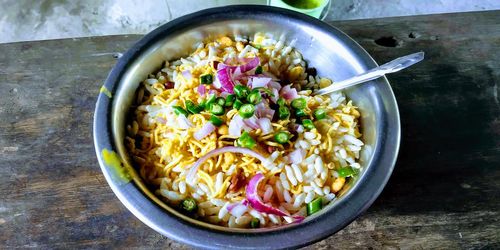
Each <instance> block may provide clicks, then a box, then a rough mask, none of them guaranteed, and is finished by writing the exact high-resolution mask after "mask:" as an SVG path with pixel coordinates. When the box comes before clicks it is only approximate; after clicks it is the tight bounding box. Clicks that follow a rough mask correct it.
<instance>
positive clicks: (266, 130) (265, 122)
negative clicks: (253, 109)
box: [257, 117, 273, 135]
mask: <svg viewBox="0 0 500 250" xmlns="http://www.w3.org/2000/svg"><path fill="white" fill-rule="evenodd" d="M257 123H258V124H259V127H260V129H262V134H264V135H267V134H270V133H272V132H273V126H272V125H271V120H270V119H269V118H267V117H265V118H260V119H259V120H257Z"/></svg>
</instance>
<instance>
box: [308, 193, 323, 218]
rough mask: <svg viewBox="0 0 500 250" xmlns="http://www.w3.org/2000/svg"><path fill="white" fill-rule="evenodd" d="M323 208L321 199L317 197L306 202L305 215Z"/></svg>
mask: <svg viewBox="0 0 500 250" xmlns="http://www.w3.org/2000/svg"><path fill="white" fill-rule="evenodd" d="M322 208H323V199H322V198H321V197H318V198H316V199H314V200H313V201H311V202H309V203H308V204H307V215H311V214H314V213H316V212H318V211H319V210H321V209H322Z"/></svg>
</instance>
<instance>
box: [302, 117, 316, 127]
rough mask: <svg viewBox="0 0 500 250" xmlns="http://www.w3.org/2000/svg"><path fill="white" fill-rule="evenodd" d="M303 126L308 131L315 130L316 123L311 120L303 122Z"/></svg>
mask: <svg viewBox="0 0 500 250" xmlns="http://www.w3.org/2000/svg"><path fill="white" fill-rule="evenodd" d="M302 125H304V128H306V129H313V128H315V127H314V123H313V122H312V121H311V120H309V119H304V120H302Z"/></svg>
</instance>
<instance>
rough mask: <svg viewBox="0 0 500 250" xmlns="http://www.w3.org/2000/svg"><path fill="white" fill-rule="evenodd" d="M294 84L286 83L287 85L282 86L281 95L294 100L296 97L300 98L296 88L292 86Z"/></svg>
mask: <svg viewBox="0 0 500 250" xmlns="http://www.w3.org/2000/svg"><path fill="white" fill-rule="evenodd" d="M291 86H292V85H291V84H289V85H286V86H285V87H283V88H281V90H280V96H281V97H283V98H285V99H286V100H292V99H295V98H298V97H299V95H298V94H297V90H296V89H295V88H292V87H291Z"/></svg>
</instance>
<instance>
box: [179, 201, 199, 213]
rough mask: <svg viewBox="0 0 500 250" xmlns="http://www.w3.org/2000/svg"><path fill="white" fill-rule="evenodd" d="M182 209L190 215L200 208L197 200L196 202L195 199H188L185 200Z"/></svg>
mask: <svg viewBox="0 0 500 250" xmlns="http://www.w3.org/2000/svg"><path fill="white" fill-rule="evenodd" d="M181 207H182V209H184V211H186V212H188V213H191V212H194V211H195V210H196V208H198V206H197V205H196V200H194V199H193V198H187V199H185V200H183V201H182V203H181Z"/></svg>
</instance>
